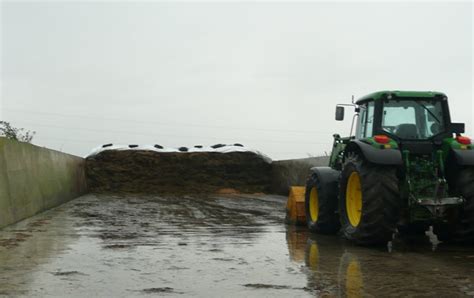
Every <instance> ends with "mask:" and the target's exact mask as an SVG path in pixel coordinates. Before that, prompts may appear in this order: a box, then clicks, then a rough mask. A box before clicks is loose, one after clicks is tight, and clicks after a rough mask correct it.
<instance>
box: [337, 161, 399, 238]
mask: <svg viewBox="0 0 474 298" xmlns="http://www.w3.org/2000/svg"><path fill="white" fill-rule="evenodd" d="M399 202H400V195H399V187H398V178H397V175H396V168H394V167H391V166H381V165H375V164H371V163H369V162H367V161H365V160H363V159H362V158H360V157H359V156H357V155H350V156H348V158H347V159H346V163H345V164H344V168H343V170H342V174H341V181H340V187H339V217H340V222H341V226H342V227H341V231H342V234H343V235H344V237H345V238H347V239H348V240H351V241H354V242H356V243H357V244H362V245H369V244H380V243H386V242H388V241H390V240H391V239H392V235H393V233H394V232H395V230H396V225H397V221H398V217H399V210H400V204H399Z"/></svg>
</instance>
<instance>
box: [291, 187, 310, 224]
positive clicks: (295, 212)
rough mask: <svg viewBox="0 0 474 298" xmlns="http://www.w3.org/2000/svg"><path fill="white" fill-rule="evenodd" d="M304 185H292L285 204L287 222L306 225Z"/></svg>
mask: <svg viewBox="0 0 474 298" xmlns="http://www.w3.org/2000/svg"><path fill="white" fill-rule="evenodd" d="M305 189H306V188H305V187H304V186H292V187H291V189H290V195H289V197H288V202H287V204H286V219H287V222H288V223H289V224H295V225H306V212H305V207H304V204H305V202H304V195H305Z"/></svg>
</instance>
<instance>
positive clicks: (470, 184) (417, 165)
mask: <svg viewBox="0 0 474 298" xmlns="http://www.w3.org/2000/svg"><path fill="white" fill-rule="evenodd" d="M344 106H353V107H354V109H355V114H354V116H353V118H352V127H351V133H350V136H349V137H341V136H339V135H338V134H335V135H334V143H333V148H332V152H331V156H330V161H329V167H315V168H312V169H311V173H310V175H309V177H308V180H307V183H306V192H305V210H306V220H307V225H308V227H309V229H310V231H312V232H316V233H323V234H331V233H337V232H338V231H340V232H341V234H342V235H343V236H344V237H345V238H347V239H349V240H351V241H354V242H355V243H358V244H362V245H369V244H377V243H379V244H380V243H387V242H388V241H390V240H391V239H392V237H393V235H394V233H396V232H397V231H398V232H399V233H408V234H416V233H424V232H425V231H426V230H427V229H428V228H429V227H430V226H432V227H433V228H434V232H435V233H436V234H437V236H438V238H439V239H440V240H441V241H461V242H469V243H474V146H473V145H471V140H470V139H469V138H468V137H465V136H462V135H461V134H462V133H464V124H462V123H452V122H451V118H450V114H449V107H448V100H447V97H446V95H444V94H443V93H439V92H412V91H381V92H376V93H372V94H369V95H367V96H364V97H362V98H360V99H359V100H357V101H356V102H355V103H354V102H353V103H352V104H341V105H337V107H336V120H338V121H341V120H343V119H344ZM354 122H355V133H354V135H353V127H354Z"/></svg>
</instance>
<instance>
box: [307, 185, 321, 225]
mask: <svg viewBox="0 0 474 298" xmlns="http://www.w3.org/2000/svg"><path fill="white" fill-rule="evenodd" d="M309 215H310V216H311V221H312V222H316V221H318V215H319V200H318V190H317V189H316V187H313V188H312V189H311V192H310V193H309Z"/></svg>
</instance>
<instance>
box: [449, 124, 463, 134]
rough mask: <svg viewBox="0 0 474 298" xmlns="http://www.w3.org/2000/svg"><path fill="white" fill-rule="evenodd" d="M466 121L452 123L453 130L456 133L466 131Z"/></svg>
mask: <svg viewBox="0 0 474 298" xmlns="http://www.w3.org/2000/svg"><path fill="white" fill-rule="evenodd" d="M464 131H465V128H464V123H451V132H452V133H455V134H456V135H460V134H462V133H464Z"/></svg>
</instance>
